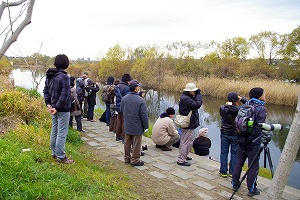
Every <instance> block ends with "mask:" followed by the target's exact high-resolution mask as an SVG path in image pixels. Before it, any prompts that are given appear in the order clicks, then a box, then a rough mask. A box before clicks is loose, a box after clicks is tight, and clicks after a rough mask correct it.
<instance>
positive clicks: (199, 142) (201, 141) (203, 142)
mask: <svg viewBox="0 0 300 200" xmlns="http://www.w3.org/2000/svg"><path fill="white" fill-rule="evenodd" d="M207 132H208V128H201V129H200V130H199V137H197V138H196V139H195V140H194V142H193V148H194V150H195V154H197V155H199V156H208V155H209V148H210V147H211V140H210V139H209V138H208V136H207Z"/></svg>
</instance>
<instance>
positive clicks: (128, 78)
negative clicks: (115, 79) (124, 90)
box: [121, 74, 131, 82]
mask: <svg viewBox="0 0 300 200" xmlns="http://www.w3.org/2000/svg"><path fill="white" fill-rule="evenodd" d="M121 80H122V81H124V82H129V81H131V77H130V74H123V76H122V78H121Z"/></svg>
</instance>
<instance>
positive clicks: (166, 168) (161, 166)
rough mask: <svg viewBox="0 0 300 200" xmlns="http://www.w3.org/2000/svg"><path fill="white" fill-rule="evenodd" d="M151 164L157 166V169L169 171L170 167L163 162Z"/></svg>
mask: <svg viewBox="0 0 300 200" xmlns="http://www.w3.org/2000/svg"><path fill="white" fill-rule="evenodd" d="M153 166H154V167H156V168H158V169H161V170H163V171H170V170H171V169H172V168H171V167H169V165H165V164H162V163H157V164H153Z"/></svg>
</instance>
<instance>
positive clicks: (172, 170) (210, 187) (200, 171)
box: [82, 119, 300, 200]
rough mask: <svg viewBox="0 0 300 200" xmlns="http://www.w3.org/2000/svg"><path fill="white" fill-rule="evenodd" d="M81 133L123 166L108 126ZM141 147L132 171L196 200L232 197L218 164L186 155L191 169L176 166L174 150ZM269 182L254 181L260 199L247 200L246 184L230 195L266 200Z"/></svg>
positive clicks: (298, 193) (295, 196)
mask: <svg viewBox="0 0 300 200" xmlns="http://www.w3.org/2000/svg"><path fill="white" fill-rule="evenodd" d="M82 123H83V129H84V130H85V131H86V133H85V134H84V136H83V137H82V140H84V141H85V142H86V143H87V144H88V145H90V146H92V147H94V148H95V149H97V150H101V149H108V150H109V151H114V152H115V155H116V156H115V157H112V159H115V161H116V162H124V157H123V152H124V150H123V144H122V142H120V141H116V140H115V134H114V133H113V132H109V131H108V126H106V124H105V123H102V122H99V121H97V122H88V121H85V119H83V120H82ZM142 145H143V146H145V145H147V147H148V150H145V151H144V153H145V155H144V156H142V157H141V160H142V161H144V162H145V165H144V166H140V167H133V168H132V170H143V171H144V172H145V173H148V174H149V175H151V176H153V177H155V178H157V179H158V180H159V179H165V180H169V181H170V182H173V183H174V184H176V185H178V186H179V187H182V188H185V189H186V190H187V192H194V193H196V194H197V196H199V199H205V200H208V199H229V198H230V196H231V195H232V193H233V190H232V187H231V183H230V181H231V178H229V177H228V178H222V177H221V176H219V174H218V169H219V167H220V163H219V162H217V161H213V160H209V159H207V158H206V157H201V156H198V155H195V154H192V153H190V154H189V156H190V157H192V158H193V160H191V163H192V165H191V166H189V167H185V166H179V165H177V164H176V162H177V156H178V149H177V148H174V147H172V151H161V150H160V149H157V148H156V147H155V144H154V143H153V142H152V140H151V139H150V138H146V137H143V141H142ZM124 165H125V164H124ZM268 185H270V180H268V179H265V178H262V177H258V188H259V189H260V190H261V191H262V192H261V194H260V195H257V196H254V197H252V198H250V197H248V196H247V192H248V191H247V187H246V180H244V181H243V184H242V185H241V188H240V189H239V191H238V192H237V193H236V194H235V195H234V199H235V200H241V199H260V200H265V199H266V191H267V189H268ZM282 199H284V200H300V190H298V189H295V188H292V187H289V186H286V187H285V190H284V193H283V196H282Z"/></svg>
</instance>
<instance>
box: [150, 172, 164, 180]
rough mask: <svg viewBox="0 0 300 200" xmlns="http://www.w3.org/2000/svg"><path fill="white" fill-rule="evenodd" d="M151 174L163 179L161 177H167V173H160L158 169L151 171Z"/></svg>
mask: <svg viewBox="0 0 300 200" xmlns="http://www.w3.org/2000/svg"><path fill="white" fill-rule="evenodd" d="M149 174H150V175H152V176H154V177H156V178H159V179H161V178H167V176H166V175H164V174H162V173H159V172H157V171H152V172H149Z"/></svg>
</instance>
